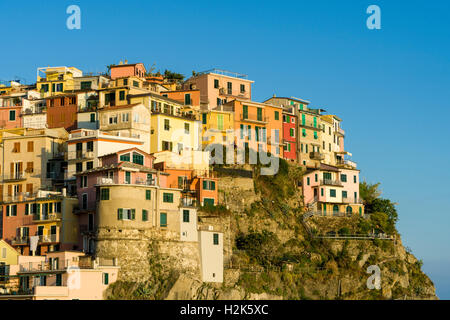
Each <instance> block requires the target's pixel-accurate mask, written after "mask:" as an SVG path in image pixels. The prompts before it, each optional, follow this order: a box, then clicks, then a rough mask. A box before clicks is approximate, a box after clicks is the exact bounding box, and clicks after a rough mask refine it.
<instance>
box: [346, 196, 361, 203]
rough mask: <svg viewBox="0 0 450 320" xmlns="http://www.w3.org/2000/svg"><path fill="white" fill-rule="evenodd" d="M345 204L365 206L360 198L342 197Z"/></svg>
mask: <svg viewBox="0 0 450 320" xmlns="http://www.w3.org/2000/svg"><path fill="white" fill-rule="evenodd" d="M342 202H343V203H351V204H363V200H362V199H360V198H344V197H342Z"/></svg>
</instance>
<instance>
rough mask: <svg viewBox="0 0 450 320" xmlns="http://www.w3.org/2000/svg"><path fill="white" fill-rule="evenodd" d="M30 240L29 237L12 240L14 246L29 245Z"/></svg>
mask: <svg viewBox="0 0 450 320" xmlns="http://www.w3.org/2000/svg"><path fill="white" fill-rule="evenodd" d="M29 240H30V238H29V237H28V236H20V237H15V238H14V239H12V240H11V244H12V245H19V244H28V242H29Z"/></svg>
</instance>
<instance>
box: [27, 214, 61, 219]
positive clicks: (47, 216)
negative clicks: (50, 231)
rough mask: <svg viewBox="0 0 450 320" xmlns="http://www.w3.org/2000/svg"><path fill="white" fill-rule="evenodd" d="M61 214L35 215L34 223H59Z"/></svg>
mask: <svg viewBox="0 0 450 320" xmlns="http://www.w3.org/2000/svg"><path fill="white" fill-rule="evenodd" d="M61 217H62V215H61V213H47V214H44V213H42V214H40V215H37V214H34V215H33V221H58V220H61Z"/></svg>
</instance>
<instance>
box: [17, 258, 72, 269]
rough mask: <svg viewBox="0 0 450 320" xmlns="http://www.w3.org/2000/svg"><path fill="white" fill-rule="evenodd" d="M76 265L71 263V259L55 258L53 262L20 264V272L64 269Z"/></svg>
mask: <svg viewBox="0 0 450 320" xmlns="http://www.w3.org/2000/svg"><path fill="white" fill-rule="evenodd" d="M72 265H76V263H73V262H72V263H71V260H69V259H67V260H61V261H60V260H53V262H52V263H50V262H46V261H42V262H28V263H22V264H20V265H19V272H36V271H63V270H65V269H67V268H68V267H69V266H72Z"/></svg>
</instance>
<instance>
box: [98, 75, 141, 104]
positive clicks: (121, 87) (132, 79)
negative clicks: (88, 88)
mask: <svg viewBox="0 0 450 320" xmlns="http://www.w3.org/2000/svg"><path fill="white" fill-rule="evenodd" d="M144 86H145V81H144V80H143V79H142V78H139V77H137V76H129V77H122V78H117V79H114V80H111V81H110V82H109V84H108V85H107V86H105V88H100V89H99V105H100V107H113V106H124V105H127V104H129V103H132V102H130V101H129V95H138V94H145V93H148V92H149V90H147V88H144Z"/></svg>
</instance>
